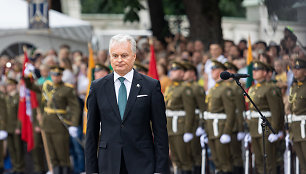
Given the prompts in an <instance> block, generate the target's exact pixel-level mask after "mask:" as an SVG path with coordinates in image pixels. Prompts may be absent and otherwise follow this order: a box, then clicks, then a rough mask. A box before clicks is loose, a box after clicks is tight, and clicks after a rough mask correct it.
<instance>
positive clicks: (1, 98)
mask: <svg viewBox="0 0 306 174" xmlns="http://www.w3.org/2000/svg"><path fill="white" fill-rule="evenodd" d="M0 86H4V83H2V82H0ZM0 108H1V112H0V174H3V172H4V166H3V165H4V164H3V161H4V160H3V159H4V151H3V150H4V149H3V142H4V141H3V140H4V139H6V138H7V132H6V129H5V117H6V115H7V112H6V101H5V93H4V92H2V91H1V90H0Z"/></svg>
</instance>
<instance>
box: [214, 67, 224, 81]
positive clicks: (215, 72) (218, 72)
mask: <svg viewBox="0 0 306 174" xmlns="http://www.w3.org/2000/svg"><path fill="white" fill-rule="evenodd" d="M221 72H223V69H221V68H215V69H212V70H211V76H212V78H213V79H214V80H215V81H217V80H218V79H219V78H220V74H221Z"/></svg>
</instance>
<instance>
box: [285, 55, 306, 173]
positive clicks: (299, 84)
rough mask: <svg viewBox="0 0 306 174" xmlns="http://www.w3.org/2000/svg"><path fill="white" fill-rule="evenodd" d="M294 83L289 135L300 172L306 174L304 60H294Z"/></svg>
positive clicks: (305, 73)
mask: <svg viewBox="0 0 306 174" xmlns="http://www.w3.org/2000/svg"><path fill="white" fill-rule="evenodd" d="M293 74H294V78H295V82H294V83H293V85H292V87H291V89H290V95H289V103H290V110H291V115H290V116H289V118H288V120H289V122H290V121H291V124H290V128H289V133H290V138H291V140H292V141H293V148H294V150H295V152H296V154H297V156H298V158H299V163H300V168H301V170H300V172H301V174H306V166H305V164H306V133H305V129H306V127H305V122H306V107H305V106H306V60H305V59H295V60H294V66H293ZM290 117H291V118H290Z"/></svg>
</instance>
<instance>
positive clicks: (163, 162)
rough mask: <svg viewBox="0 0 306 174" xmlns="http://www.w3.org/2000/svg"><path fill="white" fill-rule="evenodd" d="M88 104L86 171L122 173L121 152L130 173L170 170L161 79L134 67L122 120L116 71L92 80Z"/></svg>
mask: <svg viewBox="0 0 306 174" xmlns="http://www.w3.org/2000/svg"><path fill="white" fill-rule="evenodd" d="M140 95H142V96H140ZM144 95H147V96H144ZM137 96H138V97H137ZM87 108H88V114H87V118H88V120H87V132H86V145H85V159H86V173H103V174H119V170H120V162H121V153H123V156H124V161H125V164H126V168H127V170H128V173H131V174H153V173H155V172H156V173H163V174H168V173H169V167H168V157H169V155H168V154H169V152H168V151H169V147H168V134H167V125H166V124H167V123H166V122H167V121H166V115H165V103H164V98H163V95H162V93H161V89H160V83H159V81H157V80H155V79H152V78H150V77H148V76H145V75H142V74H140V73H138V72H137V71H134V76H133V81H132V85H131V90H130V94H129V98H128V101H127V105H126V109H125V113H124V117H123V120H121V117H120V113H119V109H118V105H117V101H116V93H115V87H114V74H113V73H112V74H109V75H107V76H105V77H104V78H102V79H98V80H95V81H93V82H92V84H91V87H90V92H89V96H88V99H87ZM100 123H101V137H100V140H99V131H100ZM150 123H152V128H151V125H150ZM153 136H154V139H153ZM98 141H99V142H98ZM97 150H98V155H97Z"/></svg>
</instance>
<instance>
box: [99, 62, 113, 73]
mask: <svg viewBox="0 0 306 174" xmlns="http://www.w3.org/2000/svg"><path fill="white" fill-rule="evenodd" d="M101 70H105V71H107V72H108V73H110V71H111V70H110V68H109V67H107V66H105V65H103V64H96V65H95V72H98V71H101Z"/></svg>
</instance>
